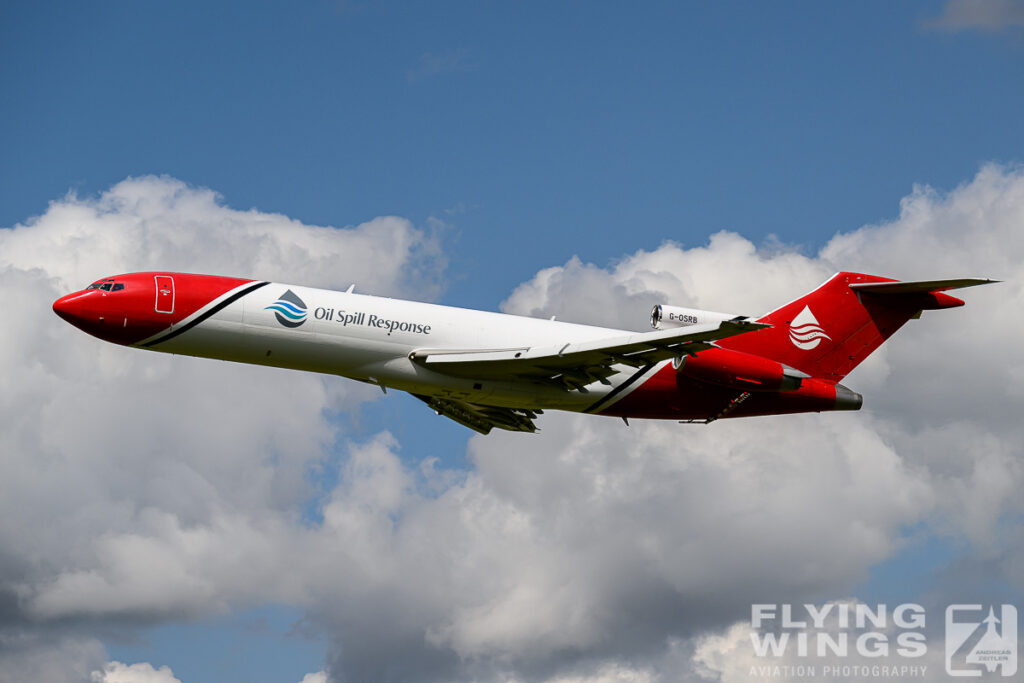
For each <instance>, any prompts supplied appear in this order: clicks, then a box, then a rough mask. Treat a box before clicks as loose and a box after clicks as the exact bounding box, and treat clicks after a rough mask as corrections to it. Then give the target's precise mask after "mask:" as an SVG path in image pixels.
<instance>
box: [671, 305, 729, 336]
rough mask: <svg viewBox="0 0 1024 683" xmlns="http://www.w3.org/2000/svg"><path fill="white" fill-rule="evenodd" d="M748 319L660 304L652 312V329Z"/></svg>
mask: <svg viewBox="0 0 1024 683" xmlns="http://www.w3.org/2000/svg"><path fill="white" fill-rule="evenodd" d="M746 317H747V316H745V315H736V314H735V313H715V312H714V311H702V310H700V309H699V308H684V307H682V306H663V305H661V304H658V305H657V306H655V307H654V310H653V311H651V327H653V328H654V329H656V330H668V329H671V328H673V327H689V326H690V325H715V324H717V323H720V322H723V321H726V320H734V319H736V318H739V319H741V320H744V319H746Z"/></svg>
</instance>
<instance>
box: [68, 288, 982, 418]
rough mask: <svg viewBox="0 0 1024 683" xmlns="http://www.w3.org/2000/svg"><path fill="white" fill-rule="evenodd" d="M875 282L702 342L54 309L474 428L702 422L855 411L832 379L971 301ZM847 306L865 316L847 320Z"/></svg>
mask: <svg viewBox="0 0 1024 683" xmlns="http://www.w3.org/2000/svg"><path fill="white" fill-rule="evenodd" d="M945 282H946V283H947V284H948V283H949V282H954V281H945ZM956 282H967V281H956ZM980 282H981V281H971V282H970V284H979V283H980ZM858 283H859V284H860V285H861V286H862V287H864V288H862V289H856V287H857V285H858ZM872 283H874V284H875V285H876V286H878V285H885V284H886V283H888V284H889V286H890V289H891V286H892V284H893V281H891V280H888V279H886V278H878V277H875V276H866V275H861V274H853V273H840V274H837V275H836V276H834V277H833V278H832V279H830V280H829V281H828V282H826V283H825V284H824V285H822V286H821V287H819V288H818V289H817V290H815V291H814V292H812V293H811V294H809V295H807V297H803V298H801V299H799V300H797V301H796V302H793V303H791V304H787V306H785V307H782V308H780V309H778V310H777V311H774V312H773V313H771V314H768V315H767V316H764V318H762V319H760V321H759V322H758V323H745V322H743V321H739V319H736V320H734V321H732V322H729V323H727V322H722V323H721V327H719V323H718V322H711V323H709V324H705V325H696V326H694V327H693V328H692V329H693V330H696V332H695V333H690V332H689V331H687V330H679V331H678V333H677V332H676V331H673V330H667V331H662V332H647V333H636V332H630V331H625V330H617V329H610V328H603V327H593V326H589V325H578V324H572V323H567V322H559V321H555V320H543V319H536V318H527V317H521V316H514V315H505V314H500V313H491V312H484V311H475V310H468V309H463V308H454V307H450V306H440V305H435V304H428V303H420V302H413V301H404V300H400V299H390V298H382V297H376V296H367V295H363V294H356V293H354V292H353V291H351V288H350V290H349V291H347V292H338V291H331V290H324V289H314V288H310V287H302V286H297V285H286V284H278V283H273V282H266V281H258V280H250V279H240V278H231V277H220V276H210V275H193V274H183V273H132V274H127V275H119V276H115V277H111V278H106V279H104V280H100V281H98V282H96V283H94V284H93V285H91V286H90V287H89V288H88V289H85V290H82V291H80V292H76V293H74V294H70V295H68V296H65V297H62V298H61V299H58V300H57V301H56V302H55V303H54V305H53V308H54V311H55V312H56V313H57V314H58V315H60V316H61V317H62V318H64V319H65V320H67V321H68V322H70V323H71V324H73V325H75V326H76V327H78V328H80V329H82V330H84V331H86V332H88V333H89V334H91V335H93V336H96V337H99V338H100V339H103V340H106V341H109V342H113V343H117V344H122V345H125V346H134V347H138V348H143V349H149V350H153V351H162V352H166V353H176V354H182V355H190V356H200V357H205V358H215V359H220V360H229V361H235V362H240V363H252V364H256V365H269V366H275V367H282V368H292V369H296V370H305V371H309V372H318V373H324V374H331V375H340V376H343V377H348V378H352V379H356V380H360V381H364V382H370V383H374V384H377V385H380V386H381V387H383V388H394V389H399V390H404V391H408V392H410V393H412V394H415V395H417V396H419V397H420V398H422V399H424V400H425V401H427V402H428V403H429V404H430V405H431V407H432V408H434V409H435V410H438V412H440V413H443V414H445V415H447V416H449V417H453V419H456V420H458V421H460V422H462V423H463V424H467V426H471V427H473V428H474V429H478V431H484V432H486V431H488V430H489V426H488V425H490V426H498V427H503V428H506V429H510V428H514V429H521V430H523V431H532V418H533V417H534V414H535V413H536V412H537V411H539V410H541V409H558V410H567V411H575V412H593V413H599V414H605V415H615V416H620V417H651V418H666V419H678V420H701V421H704V420H711V419H715V418H716V417H718V416H723V417H725V416H728V417H736V416H743V415H764V414H774V413H790V412H806V411H823V410H835V409H856V408H859V407H860V397H859V395H857V394H855V393H854V392H851V391H849V390H848V389H845V388H844V387H842V386H841V385H839V384H838V380H839V379H841V377H842V376H843V375H845V374H846V372H847V371H848V370H849V369H852V367H853V365H856V363H857V362H859V361H860V360H861V359H862V358H861V357H858V358H854V355H858V356H866V355H867V353H870V352H871V351H872V350H874V348H876V347H877V345H878V344H880V343H881V342H882V341H884V339H885V338H887V337H888V336H889V335H890V334H891V333H892V332H894V331H895V328H897V327H899V325H901V324H902V322H904V321H905V320H906V319H908V318H909V317H912V316H913V315H914V314H915V313H917V312H919V311H920V310H921V309H923V308H946V307H950V306H955V305H961V304H962V303H963V302H961V301H960V300H958V299H954V298H953V297H950V296H948V295H946V294H942V293H941V292H940V291H939V290H940V289H942V288H943V287H939V286H938V285H936V286H934V287H932V288H931V289H929V288H927V287H920V286H919V287H918V288H917V289H913V288H911V289H909V290H908V291H905V292H899V291H894V292H887V291H886V290H885V287H884V286H882V287H879V288H878V289H877V291H876V292H872V293H871V294H867V292H868V291H869V289H870V287H869V285H871V284H872ZM898 284H904V285H915V284H918V285H919V284H920V283H898ZM925 284H929V285H931V284H934V283H925ZM954 286H967V285H965V284H959V285H954ZM944 288H947V289H948V288H950V287H944ZM823 290H824V291H823ZM865 297H868V298H870V299H871V301H870V302H868V305H865V304H863V303H862V300H863V299H864V298H865ZM805 300H807V303H804V302H805ZM801 304H802V305H801ZM812 308H813V309H814V310H813V313H812V312H811V310H812ZM837 308H842V309H843V310H842V315H837V314H836V310H834V309H837ZM791 309H792V310H791ZM796 309H800V310H799V311H798V310H796ZM673 310H675V309H673ZM680 310H686V309H680ZM780 311H781V314H780ZM851 311H853V312H855V313H857V314H858V316H859V317H858V316H854V317H855V318H856V319H855V320H852V322H851V320H850V319H849V318H850V314H851ZM713 315H714V314H713ZM815 315H816V316H817V317H816V318H815V317H814V316H815ZM801 316H803V318H801ZM808 316H810V319H813V320H814V324H813V325H811V324H809V322H808V320H807V319H808ZM681 317H682V316H681ZM783 319H785V323H782V320H783ZM819 321H821V322H820V324H819ZM694 322H695V323H696V322H697V318H696V317H694ZM791 323H792V325H791ZM745 324H747V325H749V331H748V329H747V328H744V327H742V325H745ZM726 328H728V329H726ZM791 328H792V329H791ZM866 328H867V329H866ZM716 330H720V331H719V332H717V334H716ZM851 338H852V340H853V341H852V344H853V346H852V347H850V348H846V347H847V346H850V344H851ZM816 342H817V343H816ZM809 345H813V346H811V348H808V346H809ZM837 345H844V347H843V348H842V349H838V351H839V352H841V353H839V355H840V356H843V355H846V356H849V360H847V361H845V362H844V363H840V365H842V367H836V366H835V365H836V364H835V362H834V361H835V359H834V358H832V357H834V356H836V355H837V353H836V349H833V348H831V347H835V346H837ZM780 346H781V348H779V347H780ZM851 350H852V351H854V352H855V353H849V354H848V353H846V352H847V351H851ZM666 356H668V357H666ZM794 359H795V361H796V362H794ZM589 380H593V381H589ZM837 387H838V389H837ZM503 411H504V412H503ZM510 424H511V425H513V426H509V425H510Z"/></svg>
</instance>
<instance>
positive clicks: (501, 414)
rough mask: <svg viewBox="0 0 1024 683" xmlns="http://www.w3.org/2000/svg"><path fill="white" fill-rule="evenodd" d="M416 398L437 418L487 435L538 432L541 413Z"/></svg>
mask: <svg viewBox="0 0 1024 683" xmlns="http://www.w3.org/2000/svg"><path fill="white" fill-rule="evenodd" d="M413 396H415V397H416V398H418V399H419V400H421V401H423V402H424V403H426V404H427V406H428V407H429V408H430V409H431V410H433V411H434V412H435V413H437V414H438V415H441V416H443V417H447V418H448V419H450V420H453V421H455V422H458V423H459V424H460V425H462V426H463V427H469V428H470V429H472V430H473V431H475V432H478V433H480V434H484V435H487V434H490V433H491V429H493V428H495V427H497V428H498V429H504V430H507V431H510V432H531V433H532V432H536V431H537V426H536V425H535V424H534V423H533V421H534V419H536V417H537V415H539V414H540V413H541V411H540V410H525V409H517V408H501V407H498V406H486V405H479V404H475V403H466V402H465V401H456V400H454V399H450V398H441V397H438V396H423V395H420V394H413Z"/></svg>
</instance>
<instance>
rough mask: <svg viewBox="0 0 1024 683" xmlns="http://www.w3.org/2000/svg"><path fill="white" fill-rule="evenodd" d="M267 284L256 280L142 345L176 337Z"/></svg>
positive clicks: (154, 344) (153, 344)
mask: <svg viewBox="0 0 1024 683" xmlns="http://www.w3.org/2000/svg"><path fill="white" fill-rule="evenodd" d="M269 284H270V283H269V282H257V283H256V284H254V285H252V286H251V287H246V288H245V289H243V290H242V291H240V292H235V293H234V294H232V295H231V296H229V297H228V298H227V299H224V301H221V302H220V303H219V304H217V305H216V306H214V307H212V308H211V309H210V310H208V311H206V312H205V313H203V314H202V315H200V316H196V318H195V319H194V320H192V321H191V322H190V323H188V324H187V325H182V326H181V327H179V328H178V329H176V330H171V331H170V332H168V333H167V334H165V335H164V336H162V337H158V338H157V339H153V340H152V341H148V342H146V343H145V344H143V346H147V347H149V346H156V345H157V344H162V343H163V342H165V341H167V340H168V339H173V338H175V337H177V336H178V335H179V334H182V333H183V332H188V331H189V330H191V329H192V328H193V327H195V326H196V325H198V324H199V323H201V322H203V321H204V320H206V319H207V318H209V317H210V316H211V315H215V314H216V313H217V312H219V311H221V310H223V309H224V308H226V307H227V306H230V305H231V304H233V303H235V302H236V301H238V300H239V299H241V298H242V297H243V296H245V295H246V294H249V293H251V292H255V291H256V290H257V289H259V288H260V287H266V286H267V285H269Z"/></svg>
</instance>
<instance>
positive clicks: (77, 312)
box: [53, 293, 82, 325]
mask: <svg viewBox="0 0 1024 683" xmlns="http://www.w3.org/2000/svg"><path fill="white" fill-rule="evenodd" d="M81 296H82V295H81V293H76V294H68V295H67V296H62V297H61V298H59V299H57V300H56V301H54V302H53V312H54V313H56V314H57V315H59V316H60V317H62V318H64V320H67V321H68V322H69V323H71V324H72V325H76V324H77V323H78V321H79V318H80V317H81V315H82V302H81Z"/></svg>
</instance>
